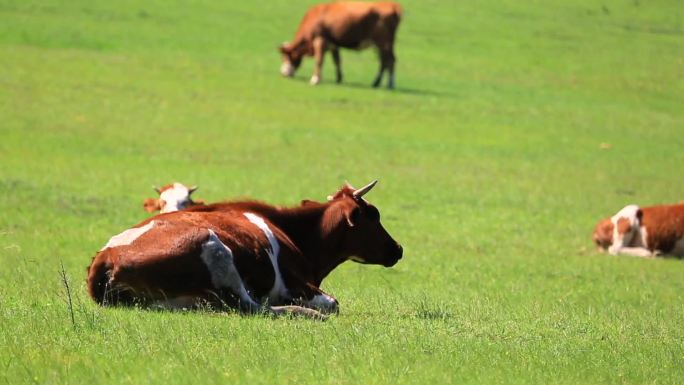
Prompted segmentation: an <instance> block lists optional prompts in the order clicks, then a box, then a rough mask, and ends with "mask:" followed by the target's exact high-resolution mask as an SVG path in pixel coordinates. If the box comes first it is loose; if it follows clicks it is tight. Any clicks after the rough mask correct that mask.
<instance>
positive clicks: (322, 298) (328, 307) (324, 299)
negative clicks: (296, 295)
mask: <svg viewBox="0 0 684 385" xmlns="http://www.w3.org/2000/svg"><path fill="white" fill-rule="evenodd" d="M303 304H304V306H306V307H310V308H313V309H318V310H320V311H322V312H324V313H332V312H335V311H337V300H335V298H333V297H331V296H329V295H327V294H317V295H315V296H314V297H313V298H311V299H310V300H308V301H304V303H303Z"/></svg>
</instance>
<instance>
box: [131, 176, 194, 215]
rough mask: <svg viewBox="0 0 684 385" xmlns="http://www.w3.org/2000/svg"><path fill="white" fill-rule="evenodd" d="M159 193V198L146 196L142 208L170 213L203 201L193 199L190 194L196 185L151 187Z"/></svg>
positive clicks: (149, 211)
mask: <svg viewBox="0 0 684 385" xmlns="http://www.w3.org/2000/svg"><path fill="white" fill-rule="evenodd" d="M153 189H154V191H156V192H157V193H158V194H159V198H157V199H155V198H147V199H145V201H144V202H143V208H144V209H145V211H147V212H148V213H151V212H155V211H159V212H160V213H162V214H163V213H170V212H173V211H178V210H182V209H184V208H186V207H190V206H194V205H202V204H204V202H203V201H193V200H192V198H191V197H190V194H192V193H193V192H195V191H196V190H197V186H192V187H187V186H185V185H183V184H181V183H173V184H167V185H166V186H163V187H162V188H159V187H153Z"/></svg>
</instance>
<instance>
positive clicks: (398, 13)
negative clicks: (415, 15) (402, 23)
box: [393, 3, 404, 21]
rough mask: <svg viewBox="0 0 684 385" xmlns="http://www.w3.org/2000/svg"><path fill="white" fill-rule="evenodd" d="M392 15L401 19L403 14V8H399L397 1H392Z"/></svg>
mask: <svg viewBox="0 0 684 385" xmlns="http://www.w3.org/2000/svg"><path fill="white" fill-rule="evenodd" d="M393 10H394V15H395V16H396V18H397V21H399V20H401V17H402V16H403V15H404V10H403V9H402V8H401V5H400V4H399V3H394V9H393Z"/></svg>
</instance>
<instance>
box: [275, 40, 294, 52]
mask: <svg viewBox="0 0 684 385" xmlns="http://www.w3.org/2000/svg"><path fill="white" fill-rule="evenodd" d="M278 51H280V53H284V54H288V53H290V52H292V47H290V43H288V42H283V43H282V44H280V45H279V46H278Z"/></svg>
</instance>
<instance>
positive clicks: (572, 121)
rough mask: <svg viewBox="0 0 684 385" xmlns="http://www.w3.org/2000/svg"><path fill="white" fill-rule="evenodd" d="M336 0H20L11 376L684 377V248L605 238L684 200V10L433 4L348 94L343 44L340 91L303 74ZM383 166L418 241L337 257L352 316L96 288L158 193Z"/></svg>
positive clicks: (0, 321)
mask: <svg viewBox="0 0 684 385" xmlns="http://www.w3.org/2000/svg"><path fill="white" fill-rule="evenodd" d="M309 4H310V2H308V1H300V0H296V1H293V0H269V1H264V0H255V1H242V2H238V1H206V0H199V1H192V2H181V1H170V0H164V1H161V0H156V1H147V2H139V1H130V0H127V1H115V2H105V1H88V0H72V1H63V2H58V1H31V0H0V383H7V384H32V383H36V384H88V383H107V384H117V383H122V384H143V383H160V384H162V383H163V384H189V383H198V384H231V383H236V382H237V383H248V384H303V383H311V384H328V383H331V384H412V383H415V384H440V383H459V384H497V383H500V384H526V383H529V384H542V383H548V384H589V383H615V384H618V383H619V384H622V383H626V384H645V383H649V384H676V383H681V382H682V379H684V279H683V277H684V262H682V261H679V260H642V259H636V258H628V257H621V258H618V257H610V256H606V255H601V254H598V253H596V252H595V251H594V249H593V246H592V244H591V240H590V234H591V230H592V229H593V225H594V224H595V222H596V221H597V220H598V219H599V218H601V217H604V216H608V215H610V214H612V213H613V212H615V211H617V210H618V209H620V208H621V207H622V206H624V205H626V204H628V203H640V204H643V205H648V204H654V203H660V202H678V201H682V200H684V180H682V175H683V171H684V168H683V167H684V151H683V149H684V7H682V3H681V1H680V0H671V1H666V0H657V1H639V0H634V1H632V0H630V1H627V0H620V1H617V0H606V1H603V2H596V1H589V0H566V1H517V0H500V1H492V0H483V1H477V2H467V1H459V2H455V1H454V2H444V1H436V0H429V1H428V0H412V1H408V0H406V1H403V3H402V4H403V6H404V9H405V15H404V19H403V21H402V25H401V27H400V30H399V35H398V41H397V48H396V51H397V57H398V65H397V89H396V90H395V91H393V92H390V91H387V90H384V89H382V90H374V89H371V88H370V87H369V85H370V83H371V82H372V80H373V77H374V75H375V71H376V69H377V66H378V64H377V60H376V58H375V56H374V53H373V52H371V51H367V52H363V53H353V52H343V53H342V60H343V65H344V71H345V83H344V84H342V85H339V86H338V85H335V84H333V83H332V79H333V78H334V76H333V74H334V72H333V68H332V65H331V64H332V62H331V60H330V58H329V57H328V58H327V63H326V64H327V65H326V67H325V70H324V77H323V84H322V85H320V86H319V87H310V86H309V85H308V78H309V76H310V75H311V69H312V63H311V61H310V60H309V61H307V62H305V64H304V66H303V68H302V69H300V71H299V72H298V74H297V77H296V78H295V79H294V80H289V79H283V78H281V77H280V75H279V74H278V68H279V64H280V59H279V56H278V54H277V52H276V46H277V45H278V44H279V43H280V42H282V41H284V40H287V39H290V38H291V36H292V35H293V33H294V30H295V27H296V25H297V23H298V21H299V19H300V17H301V15H302V14H303V12H304V10H305V9H306V7H307V6H308V5H309ZM602 144H603V145H602ZM606 147H608V148H606ZM374 178H378V179H380V184H379V185H378V186H377V187H376V189H375V190H374V191H373V192H372V193H371V194H369V196H368V198H369V200H371V201H372V202H374V203H375V204H376V205H377V206H378V207H379V208H380V210H381V212H382V214H383V218H384V219H383V222H384V224H385V226H386V227H387V228H388V230H389V231H390V232H391V233H392V235H393V236H394V237H395V238H396V239H397V240H399V241H401V242H402V244H403V245H404V249H405V257H404V259H403V260H402V261H401V262H400V263H399V264H398V265H397V266H395V267H394V268H391V269H384V268H381V267H373V266H361V265H358V264H354V263H348V264H345V265H343V266H341V267H340V268H339V270H336V271H335V272H334V273H333V274H332V275H331V276H330V277H329V278H328V279H327V280H326V281H325V282H324V284H323V288H324V289H325V290H327V291H328V292H330V293H332V294H333V295H335V296H336V297H337V298H338V299H339V300H340V304H341V313H340V315H339V316H337V317H333V318H332V319H331V320H329V321H328V322H324V323H320V322H313V321H307V320H292V319H276V320H272V319H266V318H261V317H251V318H250V317H241V316H237V315H225V314H212V313H206V312H178V313H171V312H154V311H146V310H136V309H132V310H131V309H102V308H99V307H97V306H96V305H95V304H94V303H92V301H90V299H89V298H88V297H87V294H86V290H85V267H86V266H87V265H88V263H89V262H90V259H91V258H92V256H93V255H94V253H95V252H96V251H97V250H98V249H99V248H100V247H102V245H103V244H104V243H105V242H106V241H107V239H108V238H109V237H110V236H111V235H113V234H116V233H118V232H120V231H122V230H123V229H126V228H127V227H129V226H131V225H133V224H135V223H136V222H138V221H140V220H142V219H144V218H146V213H144V212H143V211H142V207H141V205H142V200H143V198H146V197H151V196H153V195H154V193H153V192H152V190H151V188H150V186H151V185H152V184H164V183H167V182H171V181H176V180H177V181H181V182H184V183H187V184H198V185H199V186H200V189H199V191H198V192H197V193H196V194H195V195H196V197H197V198H202V199H205V200H207V201H216V200H221V199H225V198H230V197H236V196H250V197H254V198H258V199H262V200H266V201H269V202H273V203H280V204H296V203H297V202H299V200H300V199H303V198H311V199H317V200H322V199H324V197H325V196H326V195H327V194H329V193H331V192H333V191H334V190H335V189H336V188H337V187H339V186H340V185H341V184H342V183H343V182H344V180H349V181H350V182H352V183H353V184H356V185H361V184H364V183H366V182H368V181H369V180H371V179H374ZM60 263H63V265H64V267H65V269H66V273H67V275H68V278H69V280H70V282H71V285H72V287H73V289H74V293H73V297H74V300H75V304H74V306H75V310H76V313H75V324H72V321H71V318H70V315H69V312H68V308H67V306H66V303H65V298H66V294H65V290H64V288H63V286H62V284H61V283H60V274H59V270H60Z"/></svg>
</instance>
